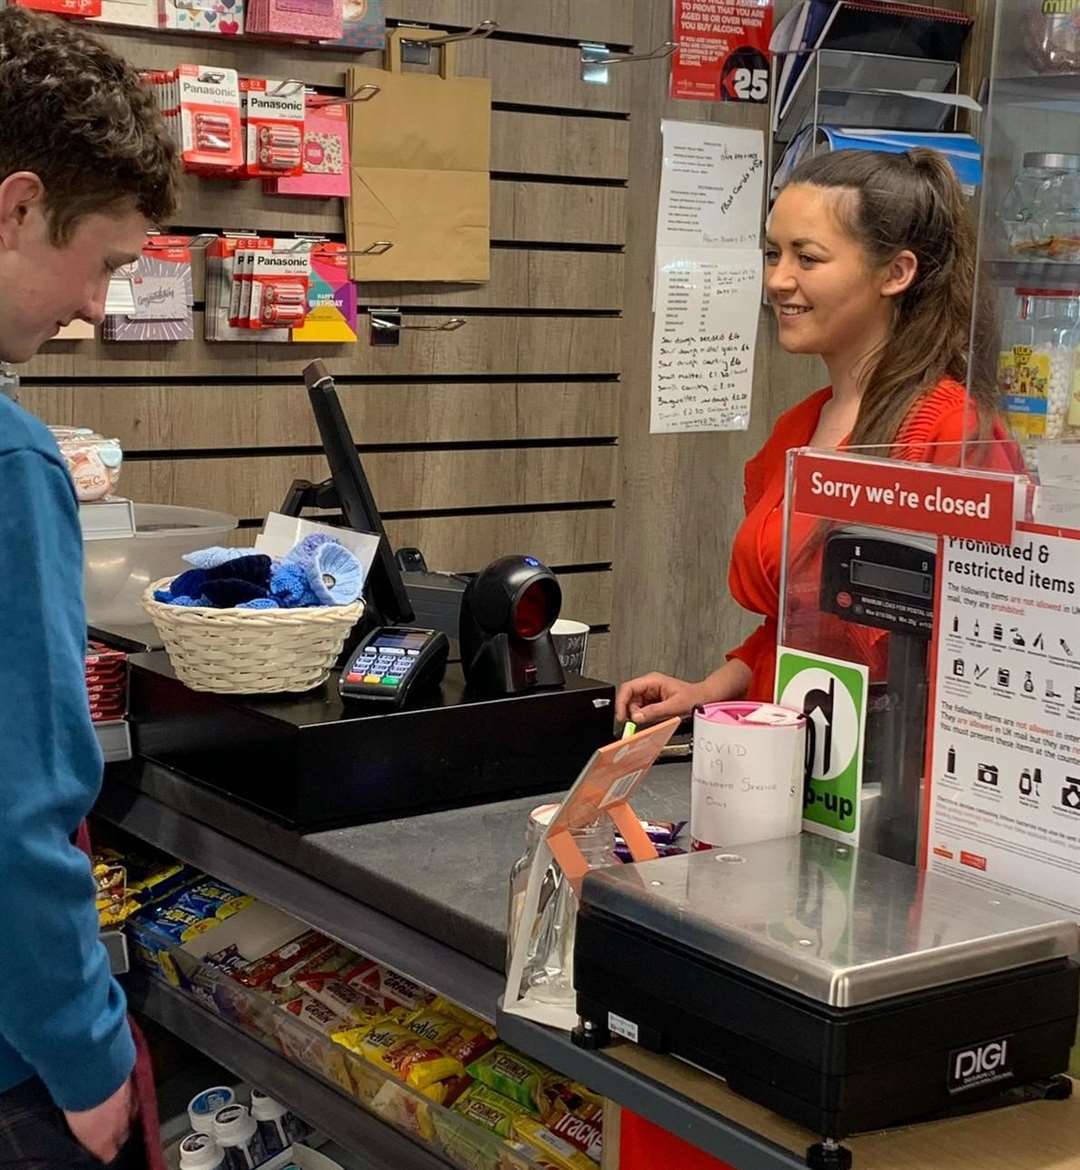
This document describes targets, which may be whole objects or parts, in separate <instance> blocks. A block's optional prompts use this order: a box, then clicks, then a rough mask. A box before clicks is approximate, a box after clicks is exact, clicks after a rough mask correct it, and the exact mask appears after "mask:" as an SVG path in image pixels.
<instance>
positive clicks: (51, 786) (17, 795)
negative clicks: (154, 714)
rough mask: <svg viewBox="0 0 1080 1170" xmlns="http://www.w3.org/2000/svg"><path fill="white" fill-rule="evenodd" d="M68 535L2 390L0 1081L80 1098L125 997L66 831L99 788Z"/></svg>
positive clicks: (87, 1099) (48, 450)
mask: <svg viewBox="0 0 1080 1170" xmlns="http://www.w3.org/2000/svg"><path fill="white" fill-rule="evenodd" d="M85 643H86V621H85V615H84V609H83V587H82V537H81V534H80V530H79V514H78V505H77V503H76V499H75V490H74V487H73V486H72V483H71V479H70V477H69V476H68V472H67V468H66V466H65V464H64V462H63V460H62V458H61V456H60V453H59V451H58V450H57V448H56V443H55V442H54V441H53V438H52V436H51V435H50V434H49V432H48V430H47V429H46V428H45V427H44V426H43V425H42V424H41V423H40V422H38V421H37V420H36V419H34V418H33V417H32V416H31V415H29V414H27V413H26V412H25V411H24V410H22V409H21V408H20V407H18V406H16V405H15V404H14V403H13V402H11V401H9V400H8V399H6V398H3V397H0V888H2V889H3V895H4V911H3V922H4V928H3V945H2V946H0V1092H2V1091H4V1090H6V1089H9V1088H12V1087H13V1086H15V1085H17V1084H20V1083H21V1082H22V1081H24V1080H27V1079H28V1078H29V1077H31V1076H33V1075H34V1074H37V1075H38V1076H39V1077H40V1078H41V1079H42V1081H44V1082H45V1085H46V1087H47V1088H48V1090H49V1092H50V1094H51V1095H52V1098H53V1100H54V1101H55V1102H56V1104H57V1105H58V1106H60V1108H61V1109H71V1110H78V1109H90V1108H92V1107H93V1106H95V1105H99V1104H101V1102H102V1101H104V1100H105V1099H106V1098H107V1097H109V1096H110V1095H111V1094H112V1093H113V1092H115V1091H116V1090H117V1089H118V1088H119V1087H120V1085H121V1084H123V1082H124V1081H125V1080H126V1079H127V1077H128V1076H129V1075H130V1073H131V1069H132V1066H133V1064H134V1060H135V1050H134V1045H133V1043H132V1038H131V1030H130V1028H129V1027H128V1023H127V1009H126V1005H125V1001H124V994H123V992H122V991H121V989H120V987H119V986H118V984H117V983H116V981H115V980H114V979H113V978H112V976H111V975H110V973H109V962H108V958H107V956H106V953H105V948H104V947H103V946H102V944H101V941H100V939H99V937H98V921H97V912H96V910H95V907H94V882H93V878H92V877H91V874H90V865H89V862H88V861H87V859H86V857H85V856H84V855H83V854H82V853H81V852H80V851H79V849H78V848H76V846H75V845H74V844H72V836H73V834H74V833H75V831H76V830H77V828H78V826H79V823H80V821H81V820H82V819H83V817H84V816H85V815H86V813H87V812H88V811H89V810H90V807H91V805H92V804H93V803H94V800H95V799H96V798H97V794H98V791H99V789H100V787H101V752H100V750H99V748H98V744H97V738H96V736H95V735H94V729H93V726H92V724H91V722H90V710H89V704H88V702H87V697H86V687H85V683H84V671H85V666H84V653H85Z"/></svg>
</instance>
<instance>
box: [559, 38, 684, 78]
mask: <svg viewBox="0 0 1080 1170" xmlns="http://www.w3.org/2000/svg"><path fill="white" fill-rule="evenodd" d="M678 47H679V43H678V41H665V42H664V43H663V44H662V45H658V46H657V47H656V48H655V49H652V50H650V51H649V52H648V53H612V52H611V51H610V50H609V49H608V47H607V45H602V44H600V43H598V42H594V41H586V42H583V43H582V45H581V80H582V81H587V82H588V83H589V84H590V85H607V84H608V82H609V81H610V77H609V76H608V67H609V66H610V65H626V64H629V63H630V62H634V61H662V60H664V58H666V57H670V56H671V55H672V54H673V53H674V52H675V50H676V49H677V48H678Z"/></svg>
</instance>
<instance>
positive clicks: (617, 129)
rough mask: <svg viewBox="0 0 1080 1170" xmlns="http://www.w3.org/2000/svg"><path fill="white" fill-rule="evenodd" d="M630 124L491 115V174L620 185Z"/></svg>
mask: <svg viewBox="0 0 1080 1170" xmlns="http://www.w3.org/2000/svg"><path fill="white" fill-rule="evenodd" d="M629 155H630V123H629V122H627V121H624V120H622V119H615V118H583V117H579V116H575V115H566V114H537V113H529V112H525V111H518V110H493V111H492V114H491V169H492V170H493V171H498V172H501V173H509V174H515V175H557V176H559V177H568V178H580V179H625V178H626V176H627V173H628V171H629Z"/></svg>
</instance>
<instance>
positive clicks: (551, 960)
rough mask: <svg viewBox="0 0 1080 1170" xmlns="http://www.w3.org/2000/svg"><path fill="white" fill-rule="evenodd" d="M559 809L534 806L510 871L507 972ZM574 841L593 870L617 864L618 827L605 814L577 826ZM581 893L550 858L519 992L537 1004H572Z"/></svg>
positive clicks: (526, 943)
mask: <svg viewBox="0 0 1080 1170" xmlns="http://www.w3.org/2000/svg"><path fill="white" fill-rule="evenodd" d="M558 811H559V806H558V805H555V804H545V805H541V806H540V807H539V808H535V809H533V811H532V813H531V814H530V816H529V825H528V828H527V830H526V837H525V852H524V853H523V854H522V855H521V857H520V858H518V860H517V861H516V862H515V863H514V867H513V869H512V870H511V871H510V902H509V912H508V916H507V919H508V920H507V954H506V966H507V969H508V970H509V967H510V960H511V956H512V954H513V948H514V944H515V940H516V939H517V935H518V932H519V931H520V930H521V929H522V925H523V923H522V915H523V913H524V909H525V897H526V891H527V889H528V885H529V874H530V871H531V870H532V866H533V861H534V859H535V857H536V854H537V851H538V849H539V847H540V843H541V842H542V841H543V839H544V832H545V830H546V829H547V827H548V826H549V825H550V824H551V820H552V818H553V817H554V815H555V814H556V813H557V812H558ZM573 836H574V841H575V843H576V844H577V846H578V848H579V849H580V850H581V852H582V855H583V856H584V858H585V861H586V863H587V864H588V867H589V869H598V868H601V867H603V866H607V865H618V864H619V860H618V858H617V857H616V855H615V830H614V826H613V825H612V823H611V821H609V820H608V819H607V817H601V818H600V820H598V821H597V822H596V823H595V824H592V825H589V826H587V827H586V828H583V829H574V830H573ZM577 906H578V902H577V895H576V894H575V893H574V889H573V886H571V884H570V882H568V881H567V880H566V877H565V875H564V874H563V872H562V870H561V869H560V867H559V863H558V862H557V861H555V860H554V859H552V858H551V857H550V855H549V860H548V862H547V865H546V866H545V869H544V873H543V877H542V879H541V885H540V899H539V905H538V906H537V910H536V915H535V917H534V918H533V920H532V922H531V923H529V924H527V925H526V927H525V928H526V929H527V931H528V935H527V942H526V939H524V938H523V939H522V940H521V943H522V944H525V945H527V951H526V954H525V963H524V968H523V970H522V976H521V990H520V994H521V996H522V997H523V998H524V999H527V1000H533V1001H534V1002H537V1003H546V1004H557V1005H566V1004H573V1002H574V935H575V933H576V926H577Z"/></svg>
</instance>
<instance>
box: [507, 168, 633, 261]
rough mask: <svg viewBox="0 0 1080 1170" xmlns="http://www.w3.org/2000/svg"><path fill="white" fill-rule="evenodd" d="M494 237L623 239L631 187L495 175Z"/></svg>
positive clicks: (608, 241)
mask: <svg viewBox="0 0 1080 1170" xmlns="http://www.w3.org/2000/svg"><path fill="white" fill-rule="evenodd" d="M491 238H492V239H493V240H519V241H522V242H529V243H537V242H544V243H553V244H616V245H618V244H624V243H625V242H626V190H625V188H623V187H588V186H584V185H580V186H579V185H570V184H564V183H526V182H519V181H515V180H501V181H500V180H498V179H495V180H493V181H492V184H491Z"/></svg>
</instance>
